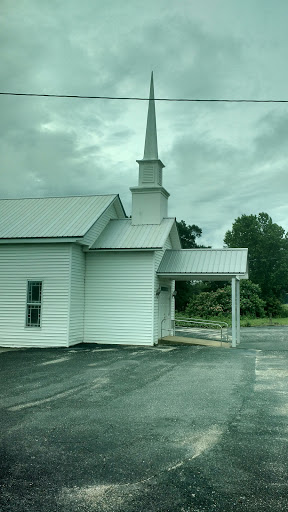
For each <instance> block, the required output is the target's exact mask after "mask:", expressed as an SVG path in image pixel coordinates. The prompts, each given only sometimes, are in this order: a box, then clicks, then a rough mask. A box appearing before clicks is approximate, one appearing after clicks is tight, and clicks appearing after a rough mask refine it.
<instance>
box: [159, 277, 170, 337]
mask: <svg viewBox="0 0 288 512" xmlns="http://www.w3.org/2000/svg"><path fill="white" fill-rule="evenodd" d="M160 288H161V291H160V294H159V296H158V319H159V325H158V337H159V338H161V336H162V337H163V336H170V334H171V286H170V285H169V284H165V285H161V286H160Z"/></svg>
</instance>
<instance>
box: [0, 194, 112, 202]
mask: <svg viewBox="0 0 288 512" xmlns="http://www.w3.org/2000/svg"><path fill="white" fill-rule="evenodd" d="M117 195H118V194H81V195H72V196H45V197H0V201H24V200H25V199H69V198H72V197H108V196H117Z"/></svg>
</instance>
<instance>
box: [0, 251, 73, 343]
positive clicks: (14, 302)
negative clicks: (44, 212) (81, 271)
mask: <svg viewBox="0 0 288 512" xmlns="http://www.w3.org/2000/svg"><path fill="white" fill-rule="evenodd" d="M70 254H71V246H70V244H15V245H13V244H11V245H2V246H1V248H0V283H1V286H0V346H4V347H5V346H8V347H33V346H35V347H36V346H37V347H54V346H67V345H68V312H69V311H68V310H69V308H68V304H69V288H70V287H69V281H70V272H69V267H70ZM28 280H31V281H42V282H43V289H42V307H41V327H40V328H35V327H25V323H26V299H27V281H28Z"/></svg>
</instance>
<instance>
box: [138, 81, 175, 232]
mask: <svg viewBox="0 0 288 512" xmlns="http://www.w3.org/2000/svg"><path fill="white" fill-rule="evenodd" d="M137 162H138V164H139V179H138V186H137V187H132V188H130V190H131V192H132V224H160V223H161V222H162V219H163V218H164V217H167V208H168V206H167V201H168V197H169V194H168V192H167V190H165V188H164V187H163V186H162V169H163V167H165V166H164V164H163V163H162V162H161V160H160V159H159V157H158V145H157V129H156V114H155V100H154V83H153V72H152V74H151V82H150V94H149V105H148V115H147V125H146V136H145V145H144V156H143V160H137Z"/></svg>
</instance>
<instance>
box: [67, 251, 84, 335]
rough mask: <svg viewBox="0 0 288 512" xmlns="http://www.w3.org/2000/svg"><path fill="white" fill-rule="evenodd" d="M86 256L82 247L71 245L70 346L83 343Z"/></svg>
mask: <svg viewBox="0 0 288 512" xmlns="http://www.w3.org/2000/svg"><path fill="white" fill-rule="evenodd" d="M84 285H85V254H84V253H83V248H82V247H81V246H80V245H76V244H73V245H71V274H70V314H69V316H70V321H69V345H75V344H76V343H81V342H82V341H83V329H84Z"/></svg>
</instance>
